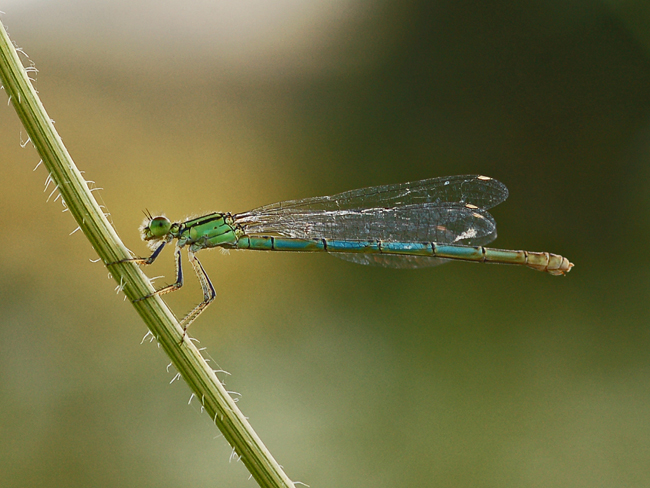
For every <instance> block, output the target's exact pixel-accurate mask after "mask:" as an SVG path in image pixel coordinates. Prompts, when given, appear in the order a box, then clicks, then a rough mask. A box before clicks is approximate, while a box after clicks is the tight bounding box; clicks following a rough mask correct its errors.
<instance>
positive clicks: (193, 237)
mask: <svg viewBox="0 0 650 488" xmlns="http://www.w3.org/2000/svg"><path fill="white" fill-rule="evenodd" d="M242 234H243V231H242V230H241V229H238V228H237V227H236V226H235V224H234V219H233V218H232V215H230V214H229V213H225V214H224V213H219V212H215V213H212V214H208V215H203V216H202V217H197V218H196V219H192V220H188V221H186V222H183V223H182V224H180V225H179V227H178V230H177V232H176V235H174V237H176V238H177V239H178V245H179V246H181V247H182V246H185V245H189V246H190V250H191V251H193V252H196V251H198V250H200V249H205V248H208V247H219V246H223V247H234V246H235V244H236V243H237V240H238V239H239V237H240V236H241V235H242Z"/></svg>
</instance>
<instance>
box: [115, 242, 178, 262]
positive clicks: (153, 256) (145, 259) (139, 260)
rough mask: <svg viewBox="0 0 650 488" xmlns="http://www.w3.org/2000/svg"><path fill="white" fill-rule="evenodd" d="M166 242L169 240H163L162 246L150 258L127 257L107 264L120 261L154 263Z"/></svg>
mask: <svg viewBox="0 0 650 488" xmlns="http://www.w3.org/2000/svg"><path fill="white" fill-rule="evenodd" d="M165 244H167V241H163V242H162V244H160V246H158V247H157V248H156V250H155V251H154V252H153V253H152V254H151V256H149V257H148V258H126V259H120V260H119V261H115V262H113V263H108V264H107V265H106V266H112V265H114V264H118V263H135V264H151V263H153V262H154V261H155V260H156V258H157V257H158V256H159V255H160V253H161V252H162V250H163V248H164V247H165Z"/></svg>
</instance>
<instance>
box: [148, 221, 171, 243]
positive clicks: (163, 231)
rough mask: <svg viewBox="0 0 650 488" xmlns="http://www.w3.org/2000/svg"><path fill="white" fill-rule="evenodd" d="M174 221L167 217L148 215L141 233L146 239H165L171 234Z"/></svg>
mask: <svg viewBox="0 0 650 488" xmlns="http://www.w3.org/2000/svg"><path fill="white" fill-rule="evenodd" d="M171 228H172V223H171V222H170V221H169V219H168V218H167V217H151V216H149V217H147V219H145V221H144V222H143V223H142V227H141V228H140V233H141V234H142V239H143V240H145V241H151V240H158V239H163V238H165V237H166V236H167V235H169V231H170V230H171Z"/></svg>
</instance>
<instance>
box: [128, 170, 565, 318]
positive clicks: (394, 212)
mask: <svg viewBox="0 0 650 488" xmlns="http://www.w3.org/2000/svg"><path fill="white" fill-rule="evenodd" d="M507 197H508V189H507V188H506V187H505V185H504V184H503V183H501V182H499V181H497V180H495V179H493V178H489V177H487V176H479V175H464V176H448V177H443V178H431V179H427V180H421V181H414V182H411V183H401V184H395V185H385V186H376V187H370V188H362V189H359V190H351V191H346V192H343V193H339V194H337V195H332V196H325V197H314V198H305V199H302V200H289V201H286V202H279V203H273V204H271V205H265V206H263V207H259V208H257V209H254V210H250V211H248V212H244V213H240V214H234V215H233V214H230V213H222V212H214V213H210V214H207V215H204V216H202V217H197V218H193V219H190V220H186V221H185V222H174V223H172V222H171V221H170V220H169V219H168V218H167V217H163V216H159V217H152V216H151V215H148V216H147V219H146V220H145V222H144V223H143V225H142V227H141V229H140V231H141V234H142V239H144V240H145V241H147V242H148V243H149V246H150V248H151V249H153V253H152V254H151V256H149V257H147V258H132V259H128V260H126V261H133V262H136V263H138V264H151V263H153V262H154V260H155V259H156V258H157V257H158V255H159V254H160V253H161V251H162V250H163V248H164V247H165V245H167V244H169V243H170V242H172V241H173V240H174V239H175V240H176V252H175V257H176V282H175V283H173V284H171V285H168V286H165V287H164V288H161V289H160V290H157V291H156V292H154V293H152V294H150V295H147V296H144V297H142V298H140V299H139V300H144V299H146V298H150V297H152V296H154V295H162V294H163V293H169V292H172V291H175V290H178V289H179V288H180V287H181V286H183V268H182V265H181V249H182V248H183V247H186V248H187V251H188V257H189V261H190V263H191V264H192V267H193V268H194V271H195V273H196V275H197V277H198V279H199V282H200V284H201V288H202V289H203V301H202V302H201V303H200V304H198V305H197V306H196V307H195V308H194V309H193V310H192V311H191V312H190V313H189V314H188V315H187V316H186V317H185V318H184V319H183V320H181V325H183V326H184V330H187V327H188V326H189V325H190V323H191V322H192V321H194V320H195V319H196V318H197V317H198V316H199V314H200V313H201V312H202V311H203V310H205V308H206V307H207V306H208V305H209V304H210V302H212V300H214V298H215V296H216V293H215V290H214V286H213V285H212V282H211V281H210V278H208V275H207V274H206V272H205V270H204V269H203V266H202V265H201V263H200V262H199V260H198V259H197V257H196V253H197V252H198V251H200V250H201V249H208V248H213V247H222V248H229V249H252V250H256V251H298V252H318V251H321V252H328V253H331V254H332V255H334V256H336V257H339V258H342V259H345V260H348V261H352V262H355V263H359V264H370V265H377V266H386V267H391V268H421V267H427V266H435V265H437V264H441V263H443V262H445V261H447V260H459V261H474V262H479V263H501V264H518V265H523V266H528V267H529V268H533V269H536V270H538V271H544V272H546V273H549V274H551V275H563V274H565V273H568V272H569V271H570V270H571V268H572V267H573V264H572V263H571V262H569V260H568V259H566V258H564V257H562V256H559V255H557V254H551V253H547V252H530V251H511V250H505V249H492V248H488V247H483V245H484V244H487V243H488V242H491V241H493V240H494V239H495V238H496V236H497V231H496V222H495V221H494V218H493V217H492V216H491V215H490V214H489V213H488V212H487V209H489V208H491V207H494V206H495V205H497V204H499V203H501V202H503V201H504V200H505V199H506V198H507Z"/></svg>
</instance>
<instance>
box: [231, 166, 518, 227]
mask: <svg viewBox="0 0 650 488" xmlns="http://www.w3.org/2000/svg"><path fill="white" fill-rule="evenodd" d="M506 198H508V189H507V188H506V186H505V185H504V184H503V183H501V182H500V181H497V180H495V179H493V178H489V177H487V176H480V175H461V176H445V177H442V178H429V179H427V180H420V181H413V182H410V183H398V184H395V185H384V186H374V187H369V188H361V189H358V190H350V191H346V192H343V193H338V194H336V195H331V196H325V197H311V198H303V199H302V200H287V201H285V202H278V203H272V204H270V205H264V206H263V207H259V208H256V209H254V210H251V211H249V212H245V213H243V214H239V215H238V217H239V218H241V219H247V218H254V217H255V216H262V215H266V216H271V215H276V214H285V213H292V212H301V211H304V209H310V210H325V211H327V210H346V209H361V208H372V207H395V206H401V205H410V204H418V203H420V204H422V203H432V204H440V203H471V204H472V205H476V206H477V207H480V208H484V209H489V208H492V207H494V206H495V205H498V204H499V203H501V202H503V201H504V200H505V199H506Z"/></svg>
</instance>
